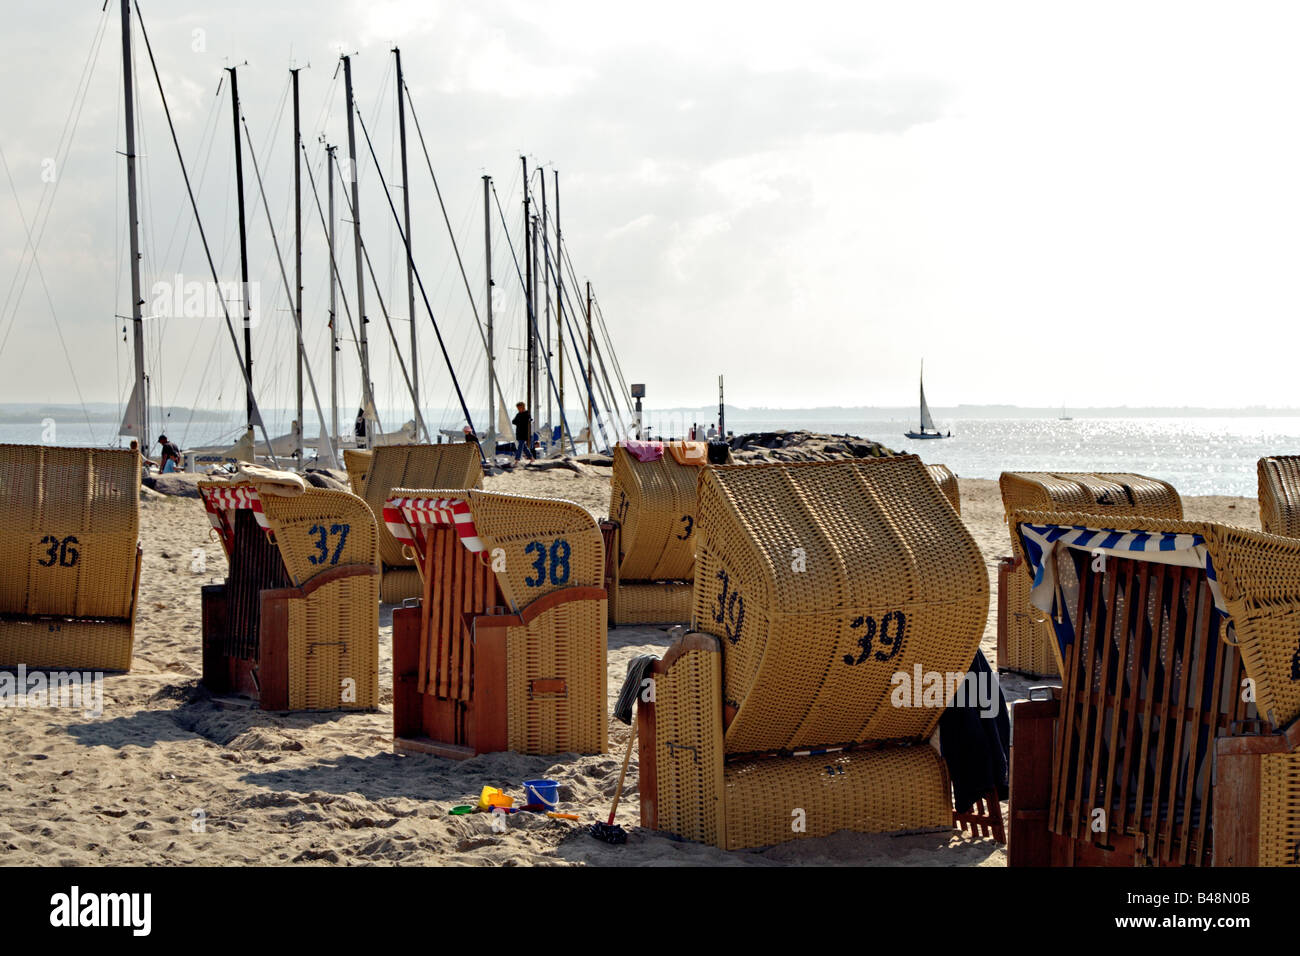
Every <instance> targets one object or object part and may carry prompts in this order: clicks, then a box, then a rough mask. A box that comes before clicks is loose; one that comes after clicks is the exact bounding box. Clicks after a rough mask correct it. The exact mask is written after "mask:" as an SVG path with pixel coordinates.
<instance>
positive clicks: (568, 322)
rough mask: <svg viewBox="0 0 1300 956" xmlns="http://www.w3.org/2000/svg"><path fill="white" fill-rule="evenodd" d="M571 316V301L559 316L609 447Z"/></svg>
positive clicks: (549, 265)
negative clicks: (567, 308) (564, 311)
mask: <svg viewBox="0 0 1300 956" xmlns="http://www.w3.org/2000/svg"><path fill="white" fill-rule="evenodd" d="M543 245H544V247H545V249H546V250H547V251H548V252H549V249H550V246H549V244H548V243H545V242H544V243H543ZM544 258H545V259H546V268H547V271H548V272H549V274H550V275H551V276H552V277H556V272H555V269H554V268H553V265H554V264H553V263H552V261H551V259H550V258H549V257H544ZM557 281H558V280H557ZM563 294H564V297H565V298H566V299H567V298H568V297H569V290H568V289H565V290H563ZM560 311H561V313H563V310H560ZM572 317H573V303H572V302H570V303H569V312H568V313H564V314H562V316H561V318H562V319H563V321H564V323H565V327H566V328H567V329H568V330H569V345H570V347H571V348H572V349H573V354H574V356H575V357H576V358H577V360H578V371H579V373H581V375H582V382H583V384H584V385H585V386H586V388H587V398H588V399H589V400H590V401H591V407H592V410H593V411H594V412H595V415H596V423H597V424H598V425H599V426H600V437H601V438H602V439H603V440H604V442H605V447H606V448H608V447H609V435H608V434H607V433H606V431H605V420H604V418H603V417H602V416H601V414H600V403H599V402H597V401H596V396H595V392H594V389H593V388H592V383H591V380H590V379H589V378H587V366H586V364H585V363H583V361H582V352H581V350H580V349H579V348H578V346H579V339H578V335H577V333H576V332H575V331H574V325H573V321H572ZM561 355H563V351H562V350H561Z"/></svg>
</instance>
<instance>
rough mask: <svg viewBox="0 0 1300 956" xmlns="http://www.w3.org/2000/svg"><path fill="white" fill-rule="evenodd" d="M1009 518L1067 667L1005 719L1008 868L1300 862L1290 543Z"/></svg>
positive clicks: (1294, 546) (1053, 518)
mask: <svg viewBox="0 0 1300 956" xmlns="http://www.w3.org/2000/svg"><path fill="white" fill-rule="evenodd" d="M1116 517H1118V518H1119V520H1115V519H1116ZM1011 520H1012V529H1013V531H1014V532H1015V533H1016V535H1017V538H1018V539H1019V541H1020V547H1021V550H1022V553H1024V554H1025V556H1026V562H1027V564H1028V566H1029V573H1028V575H1027V576H1030V577H1031V580H1032V581H1033V582H1034V588H1033V601H1034V604H1035V605H1036V606H1038V607H1039V608H1040V609H1041V610H1042V612H1043V614H1044V616H1045V617H1047V618H1048V619H1049V620H1050V621H1051V622H1052V628H1053V634H1052V638H1053V642H1054V643H1055V644H1056V645H1057V649H1058V653H1059V654H1060V655H1061V656H1062V659H1063V661H1064V665H1065V666H1064V668H1063V672H1062V678H1061V687H1060V688H1059V692H1058V690H1057V689H1056V688H1040V689H1039V690H1038V692H1037V693H1035V694H1034V695H1033V698H1036V699H1031V700H1028V701H1021V702H1019V703H1017V704H1016V705H1015V706H1014V709H1013V714H1014V717H1013V720H1014V725H1015V733H1016V738H1015V740H1016V742H1015V746H1014V747H1013V748H1012V755H1011V833H1010V842H1009V844H1008V851H1009V862H1010V863H1011V864H1012V865H1029V866H1044V865H1048V864H1052V865H1065V866H1071V865H1073V866H1133V865H1139V866H1142V865H1169V866H1184V865H1208V864H1210V863H1213V864H1214V865H1216V866H1225V865H1237V866H1243V865H1265V866H1278V865H1290V866H1294V865H1297V864H1300V749H1298V747H1300V724H1298V723H1297V717H1300V663H1298V662H1300V649H1298V641H1300V541H1297V540H1296V539H1293V538H1282V537H1277V536H1273V535H1268V534H1264V533H1261V532H1256V531H1247V530H1244V529H1239V528H1232V527H1227V526H1224V525H1217V524H1208V523H1199V522H1184V521H1175V520H1172V519H1155V518H1147V517H1136V518H1125V517H1123V516H1114V515H1109V514H1106V515H1099V514H1079V513H1070V512H1064V513H1063V512H1060V511H1018V512H1016V513H1015V514H1013V515H1012V519H1011Z"/></svg>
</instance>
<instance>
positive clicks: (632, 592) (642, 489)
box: [601, 442, 731, 624]
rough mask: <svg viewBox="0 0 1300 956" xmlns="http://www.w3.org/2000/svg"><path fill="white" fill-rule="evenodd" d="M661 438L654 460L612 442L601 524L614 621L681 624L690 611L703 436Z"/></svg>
mask: <svg viewBox="0 0 1300 956" xmlns="http://www.w3.org/2000/svg"><path fill="white" fill-rule="evenodd" d="M662 445H663V448H662V457H659V458H657V459H656V460H654V461H641V460H639V459H638V458H637V457H636V456H635V455H634V454H632V453H631V452H629V451H628V449H627V448H626V447H625V446H624V445H622V444H620V445H617V446H616V447H615V448H614V468H613V478H612V480H611V482H610V498H609V521H607V522H604V523H603V524H602V525H601V529H602V531H603V533H604V535H605V548H606V551H607V553H608V554H609V573H608V574H607V580H606V583H605V586H606V589H607V590H608V591H609V613H610V623H612V624H684V623H685V622H686V621H688V620H689V619H690V616H691V587H692V579H693V577H694V573H695V537H694V527H695V494H696V485H697V483H698V480H699V476H700V470H701V469H702V468H703V467H705V466H706V465H707V464H708V444H707V443H705V442H664V443H662ZM730 454H731V453H730V452H728V453H727V455H728V461H730Z"/></svg>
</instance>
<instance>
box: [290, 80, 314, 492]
mask: <svg viewBox="0 0 1300 956" xmlns="http://www.w3.org/2000/svg"><path fill="white" fill-rule="evenodd" d="M289 75H290V76H292V77H293V246H294V249H293V290H294V291H293V311H294V314H295V315H297V317H298V321H297V323H296V324H297V327H298V330H297V331H298V351H297V354H296V356H295V367H296V369H297V378H296V379H295V382H296V385H297V398H298V417H297V418H296V419H295V421H296V422H297V423H298V426H297V431H296V433H295V435H294V442H293V455H294V458H296V459H297V460H298V467H299V468H301V467H302V464H303V455H302V433H303V427H304V426H303V418H302V127H301V126H300V125H299V115H298V70H296V69H293V70H290V71H289ZM316 453H317V454H318V455H319V454H320V449H317V450H316Z"/></svg>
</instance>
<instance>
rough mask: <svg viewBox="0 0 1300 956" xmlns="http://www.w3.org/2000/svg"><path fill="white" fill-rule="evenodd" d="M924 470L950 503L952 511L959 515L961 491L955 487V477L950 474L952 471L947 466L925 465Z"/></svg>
mask: <svg viewBox="0 0 1300 956" xmlns="http://www.w3.org/2000/svg"><path fill="white" fill-rule="evenodd" d="M925 470H926V471H928V472H929V473H930V477H931V478H933V479H934V483H935V484H936V485H938V486H939V490H940V491H942V492H943V494H944V497H946V498H947V499H948V500H949V501H950V502H952V507H953V510H954V511H956V512H957V514H961V490H960V489H959V488H958V487H957V476H956V475H954V474H953V473H952V469H951V468H949V467H948V466H947V465H926V466H925Z"/></svg>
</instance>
